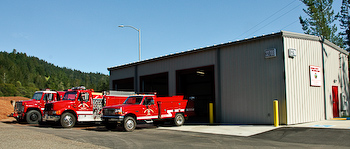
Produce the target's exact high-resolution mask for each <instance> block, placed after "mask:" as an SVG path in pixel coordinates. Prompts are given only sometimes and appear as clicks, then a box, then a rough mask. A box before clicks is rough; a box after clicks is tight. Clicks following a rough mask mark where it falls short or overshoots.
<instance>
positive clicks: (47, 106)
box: [45, 103, 53, 111]
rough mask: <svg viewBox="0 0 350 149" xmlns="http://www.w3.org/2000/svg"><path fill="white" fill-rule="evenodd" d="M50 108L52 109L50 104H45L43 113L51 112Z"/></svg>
mask: <svg viewBox="0 0 350 149" xmlns="http://www.w3.org/2000/svg"><path fill="white" fill-rule="evenodd" d="M52 108H53V105H52V103H47V104H45V111H50V110H52Z"/></svg>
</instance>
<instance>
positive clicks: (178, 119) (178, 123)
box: [174, 113, 185, 126]
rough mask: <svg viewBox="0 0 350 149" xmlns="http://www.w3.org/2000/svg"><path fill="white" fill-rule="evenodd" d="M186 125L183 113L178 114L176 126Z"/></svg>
mask: <svg viewBox="0 0 350 149" xmlns="http://www.w3.org/2000/svg"><path fill="white" fill-rule="evenodd" d="M184 123H185V117H184V115H182V114H181V113H177V114H176V115H175V118H174V125H175V126H182V125H183V124H184Z"/></svg>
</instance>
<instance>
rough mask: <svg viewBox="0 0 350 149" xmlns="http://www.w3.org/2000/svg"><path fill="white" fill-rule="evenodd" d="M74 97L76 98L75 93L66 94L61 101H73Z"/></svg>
mask: <svg viewBox="0 0 350 149" xmlns="http://www.w3.org/2000/svg"><path fill="white" fill-rule="evenodd" d="M75 97H77V92H67V93H66V94H64V97H63V99H62V100H75Z"/></svg>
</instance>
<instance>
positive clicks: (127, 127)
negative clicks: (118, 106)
mask: <svg viewBox="0 0 350 149" xmlns="http://www.w3.org/2000/svg"><path fill="white" fill-rule="evenodd" d="M135 128H136V121H135V119H134V118H133V117H131V116H127V117H126V118H124V122H123V129H124V131H127V132H131V131H134V130H135Z"/></svg>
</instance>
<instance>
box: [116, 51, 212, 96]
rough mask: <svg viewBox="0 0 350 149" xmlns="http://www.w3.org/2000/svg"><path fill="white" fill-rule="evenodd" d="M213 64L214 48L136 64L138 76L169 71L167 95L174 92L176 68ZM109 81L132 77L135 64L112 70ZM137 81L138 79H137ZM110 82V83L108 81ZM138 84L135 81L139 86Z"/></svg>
mask: <svg viewBox="0 0 350 149" xmlns="http://www.w3.org/2000/svg"><path fill="white" fill-rule="evenodd" d="M214 64H215V50H207V51H203V52H198V53H193V54H188V55H183V56H179V57H172V58H169V59H164V60H160V61H154V62H150V63H145V64H140V65H138V66H137V74H138V78H139V77H140V76H144V75H150V74H157V73H163V72H168V73H169V95H170V96H173V95H175V94H176V70H181V69H188V68H195V67H202V66H208V65H214ZM110 72H111V79H110V82H112V81H113V80H118V79H124V78H129V77H134V74H135V66H133V67H128V68H123V69H117V70H112V71H110ZM138 81H139V79H138ZM110 84H112V83H110ZM139 84H140V83H137V85H138V87H137V88H139Z"/></svg>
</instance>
